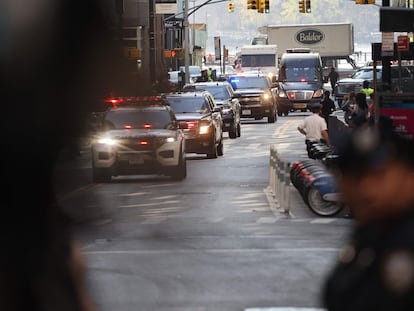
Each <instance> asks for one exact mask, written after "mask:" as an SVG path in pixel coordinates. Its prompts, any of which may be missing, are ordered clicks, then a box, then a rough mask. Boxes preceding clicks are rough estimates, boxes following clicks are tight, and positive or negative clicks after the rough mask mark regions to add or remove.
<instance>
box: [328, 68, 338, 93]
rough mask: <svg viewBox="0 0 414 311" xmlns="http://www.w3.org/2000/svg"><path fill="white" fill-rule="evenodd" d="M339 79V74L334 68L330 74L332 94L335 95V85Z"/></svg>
mask: <svg viewBox="0 0 414 311" xmlns="http://www.w3.org/2000/svg"><path fill="white" fill-rule="evenodd" d="M338 79H339V74H338V72H336V71H335V68H334V67H332V68H331V71H330V72H329V74H328V80H329V82H330V83H331V88H332V94H335V85H336V82H337V81H338Z"/></svg>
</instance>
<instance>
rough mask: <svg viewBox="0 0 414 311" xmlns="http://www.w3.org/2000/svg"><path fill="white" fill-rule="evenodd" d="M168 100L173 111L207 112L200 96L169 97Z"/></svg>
mask: <svg viewBox="0 0 414 311" xmlns="http://www.w3.org/2000/svg"><path fill="white" fill-rule="evenodd" d="M168 102H169V104H170V106H171V108H172V109H173V110H174V112H175V113H191V112H196V113H200V114H205V113H207V112H208V109H207V106H206V104H205V102H204V98H202V97H169V98H168Z"/></svg>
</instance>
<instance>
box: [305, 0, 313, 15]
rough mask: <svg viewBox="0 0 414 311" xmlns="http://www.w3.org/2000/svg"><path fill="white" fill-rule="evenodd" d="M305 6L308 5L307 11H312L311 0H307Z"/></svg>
mask: <svg viewBox="0 0 414 311" xmlns="http://www.w3.org/2000/svg"><path fill="white" fill-rule="evenodd" d="M305 6H306V13H311V12H312V9H311V0H305Z"/></svg>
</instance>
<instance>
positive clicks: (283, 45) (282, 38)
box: [252, 23, 356, 68]
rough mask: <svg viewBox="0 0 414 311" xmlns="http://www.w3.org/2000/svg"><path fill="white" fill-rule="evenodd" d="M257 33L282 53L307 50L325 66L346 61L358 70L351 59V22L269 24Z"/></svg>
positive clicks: (260, 28) (352, 50)
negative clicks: (316, 55)
mask: <svg viewBox="0 0 414 311" xmlns="http://www.w3.org/2000/svg"><path fill="white" fill-rule="evenodd" d="M258 30H259V32H260V33H261V34H262V35H265V36H266V37H267V44H275V45H277V47H278V50H279V53H283V52H286V50H287V49H294V48H308V49H310V50H311V51H312V52H316V53H319V55H320V56H321V59H322V64H323V66H324V67H331V66H335V62H336V60H338V59H346V60H347V61H348V62H349V63H350V64H351V65H352V66H353V67H354V68H356V65H355V63H354V61H353V59H352V58H351V57H350V56H351V55H352V54H353V53H354V27H353V24H352V23H323V24H303V25H300V24H294V25H268V26H263V27H259V29H258ZM254 43H255V42H254V40H253V42H252V44H254Z"/></svg>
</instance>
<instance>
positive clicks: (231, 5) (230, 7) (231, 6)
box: [227, 1, 234, 13]
mask: <svg viewBox="0 0 414 311" xmlns="http://www.w3.org/2000/svg"><path fill="white" fill-rule="evenodd" d="M227 11H229V13H232V12H234V3H233V2H232V1H229V3H228V4H227Z"/></svg>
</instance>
